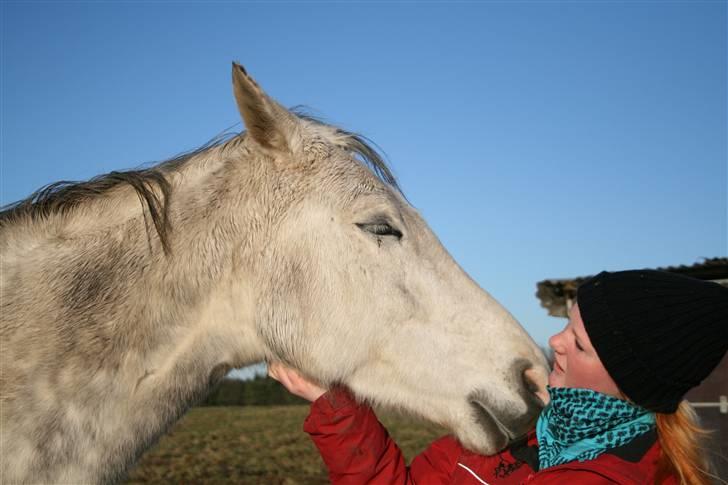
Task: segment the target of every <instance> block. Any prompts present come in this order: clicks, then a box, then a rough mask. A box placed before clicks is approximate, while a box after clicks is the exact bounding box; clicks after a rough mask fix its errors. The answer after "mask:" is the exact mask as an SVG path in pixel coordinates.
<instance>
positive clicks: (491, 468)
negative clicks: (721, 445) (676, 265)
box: [269, 270, 728, 485]
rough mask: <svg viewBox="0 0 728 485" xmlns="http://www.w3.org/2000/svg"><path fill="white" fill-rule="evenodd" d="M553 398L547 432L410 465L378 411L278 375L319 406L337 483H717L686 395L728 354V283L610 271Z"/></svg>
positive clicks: (552, 382)
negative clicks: (493, 449)
mask: <svg viewBox="0 0 728 485" xmlns="http://www.w3.org/2000/svg"><path fill="white" fill-rule="evenodd" d="M549 345H550V346H551V348H552V349H553V352H554V366H553V370H552V372H551V374H550V375H549V387H548V397H545V396H544V397H545V400H548V401H550V402H549V404H548V405H547V406H546V407H545V408H544V410H543V411H542V413H541V415H540V417H539V419H538V422H537V424H536V429H535V430H534V431H533V432H531V433H530V434H529V435H528V436H526V437H524V438H523V439H522V440H520V441H519V442H516V443H512V444H511V445H510V446H509V448H508V449H506V450H504V451H502V452H500V453H498V454H496V455H493V456H482V455H477V454H475V453H471V452H469V451H467V450H465V449H463V448H462V447H461V446H460V444H459V443H458V442H457V441H456V440H455V439H453V438H452V437H445V438H441V439H439V440H437V441H435V442H434V443H433V444H432V445H430V447H429V448H428V449H427V450H426V451H425V452H423V453H422V454H420V455H418V456H417V457H415V458H414V459H413V460H412V463H411V465H410V466H409V467H407V466H406V465H405V463H404V459H403V457H402V454H401V452H400V451H399V449H398V448H397V446H396V444H395V443H394V442H393V441H392V440H391V439H390V438H389V436H388V434H387V432H386V430H385V429H384V428H383V427H382V425H381V424H380V423H379V422H378V421H377V419H376V417H375V416H374V414H373V413H372V411H371V409H370V408H369V407H367V406H365V405H361V404H358V403H357V402H356V401H355V400H354V399H353V398H352V396H351V395H350V394H348V392H347V391H346V390H344V389H332V390H329V391H327V390H326V389H323V388H321V387H319V386H317V385H316V384H315V383H312V382H309V381H306V380H305V379H303V378H302V377H301V376H300V375H299V374H298V373H296V372H295V371H294V370H292V369H289V368H286V367H284V366H283V365H281V364H272V365H271V366H270V370H269V373H270V375H271V376H272V377H273V378H275V379H277V380H279V381H280V382H281V383H282V384H283V385H284V386H285V387H286V388H287V389H288V390H289V391H291V392H292V393H294V394H297V395H299V396H301V397H304V398H306V399H308V400H310V401H312V402H313V405H312V406H311V413H310V415H309V416H308V418H307V419H306V422H305V425H304V430H305V431H306V432H308V433H309V434H310V435H311V437H312V439H313V440H314V442H315V444H316V446H317V447H318V448H319V451H320V452H321V455H322V457H323V459H324V462H325V463H326V465H327V466H328V468H329V474H330V477H331V480H332V482H334V483H337V484H338V483H340V484H344V483H351V484H362V483H417V484H436V483H474V484H478V483H479V484H484V483H485V484H498V483H503V484H505V483H514V484H520V483H529V484H557V483H558V484H564V483H569V484H570V483H575V484H606V483H618V484H645V483H666V484H672V483H682V484H691V485H692V484H707V483H712V482H711V475H710V473H709V472H708V463H707V459H706V456H705V452H704V451H703V450H702V449H701V447H700V442H701V439H702V438H703V437H704V435H705V432H704V431H702V430H701V429H700V428H699V427H698V426H697V424H696V420H695V415H694V413H693V411H692V410H691V408H690V406H689V405H688V404H687V402H686V401H684V400H683V397H684V395H685V393H687V391H689V390H690V389H691V388H693V387H695V386H697V385H698V384H700V382H701V381H702V380H703V379H704V378H705V377H707V376H708V374H709V373H710V372H711V371H712V370H713V369H714V368H715V366H717V365H718V363H719V362H720V360H721V359H722V358H723V356H724V355H725V353H726V350H727V349H728V288H723V287H721V286H720V285H717V284H715V283H710V282H705V281H701V280H696V279H693V278H688V277H685V276H680V275H676V274H673V273H667V272H662V271H651V270H640V271H622V272H616V273H608V272H602V273H600V274H599V275H597V276H596V277H594V278H592V279H590V280H589V281H587V282H585V283H584V284H583V285H582V286H580V287H579V289H578V291H577V303H576V304H575V305H574V306H573V307H572V309H571V312H570V319H569V323H568V324H567V326H566V328H564V330H563V331H562V332H560V333H558V334H556V335H554V336H553V337H551V339H549Z"/></svg>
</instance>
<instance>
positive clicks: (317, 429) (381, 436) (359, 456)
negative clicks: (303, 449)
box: [303, 389, 459, 485]
mask: <svg viewBox="0 0 728 485" xmlns="http://www.w3.org/2000/svg"><path fill="white" fill-rule="evenodd" d="M303 429H304V431H306V432H307V433H308V434H309V435H310V436H311V439H313V442H314V444H315V445H316V447H317V448H318V449H319V452H320V453H321V457H322V458H323V460H324V463H325V464H326V466H327V467H328V469H329V478H330V479H331V483H333V484H335V485H344V484H357V485H359V484H403V485H404V484H411V485H415V484H420V485H422V484H428V485H429V484H436V483H447V480H449V477H450V475H451V474H452V470H453V469H454V467H455V463H456V461H457V456H458V454H459V451H458V450H459V446H458V445H457V443H456V442H454V440H452V439H448V438H444V439H441V440H438V441H436V442H435V443H433V444H432V445H431V446H430V448H428V449H427V450H426V451H425V452H424V453H422V454H421V455H419V456H417V457H415V459H414V460H413V461H412V467H411V468H408V467H407V466H406V464H405V461H404V457H403V456H402V452H401V451H400V449H399V447H398V446H397V444H396V443H395V442H394V440H392V438H390V436H389V434H388V433H387V430H386V429H385V428H384V426H382V424H381V423H380V422H379V420H378V419H377V417H376V416H375V415H374V412H373V411H372V410H371V408H370V407H369V406H367V405H364V404H359V403H357V402H356V400H355V399H354V398H353V397H352V396H351V394H349V393H348V392H347V391H346V390H343V389H336V390H332V391H329V392H327V393H326V394H324V395H323V396H322V397H320V398H319V399H318V400H317V401H315V402H314V403H313V404H312V406H311V412H310V414H309V416H308V417H307V418H306V421H305V422H304V426H303ZM453 444H454V446H453Z"/></svg>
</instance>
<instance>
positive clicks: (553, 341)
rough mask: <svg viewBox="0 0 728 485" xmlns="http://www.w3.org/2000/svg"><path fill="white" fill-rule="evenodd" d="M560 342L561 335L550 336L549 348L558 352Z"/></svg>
mask: <svg viewBox="0 0 728 485" xmlns="http://www.w3.org/2000/svg"><path fill="white" fill-rule="evenodd" d="M561 340H562V339H561V333H557V334H556V335H552V336H551V338H549V347H551V349H552V350H553V351H554V352H558V351H559V350H561V347H562V344H561Z"/></svg>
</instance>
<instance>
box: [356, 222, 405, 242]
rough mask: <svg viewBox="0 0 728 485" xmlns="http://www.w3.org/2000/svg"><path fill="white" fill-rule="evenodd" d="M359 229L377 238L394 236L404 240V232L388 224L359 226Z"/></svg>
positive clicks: (377, 223) (379, 223) (378, 223)
mask: <svg viewBox="0 0 728 485" xmlns="http://www.w3.org/2000/svg"><path fill="white" fill-rule="evenodd" d="M357 226H358V227H359V229H361V230H362V231H366V232H369V233H371V234H374V235H375V236H394V237H396V238H397V239H402V232H401V231H400V230H399V229H396V228H394V227H392V226H391V225H389V223H386V222H376V223H373V224H357Z"/></svg>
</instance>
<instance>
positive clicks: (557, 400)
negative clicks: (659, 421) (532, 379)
mask: <svg viewBox="0 0 728 485" xmlns="http://www.w3.org/2000/svg"><path fill="white" fill-rule="evenodd" d="M548 391H549V395H550V396H551V402H550V403H549V405H548V406H546V408H544V410H543V411H541V415H540V416H539V418H538V422H537V423H536V437H537V438H538V460H539V465H540V469H541V470H543V469H545V468H549V467H552V466H555V465H561V464H562V463H568V462H570V461H575V460H578V461H586V460H593V459H594V458H596V457H597V456H599V455H601V454H602V453H604V452H605V451H606V450H608V449H611V448H616V447H618V446H622V445H623V444H625V443H628V442H630V441H632V440H633V439H634V438H636V437H637V436H640V435H642V434H644V433H646V432H648V431H650V430H651V429H653V428H654V426H655V415H654V413H651V412H650V411H648V410H646V409H643V408H641V407H639V406H637V405H634V404H631V403H629V402H627V401H624V400H622V399H618V398H616V397H613V396H608V395H606V394H602V393H599V392H596V391H592V390H591V389H576V388H566V387H559V388H551V387H549V388H548Z"/></svg>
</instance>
